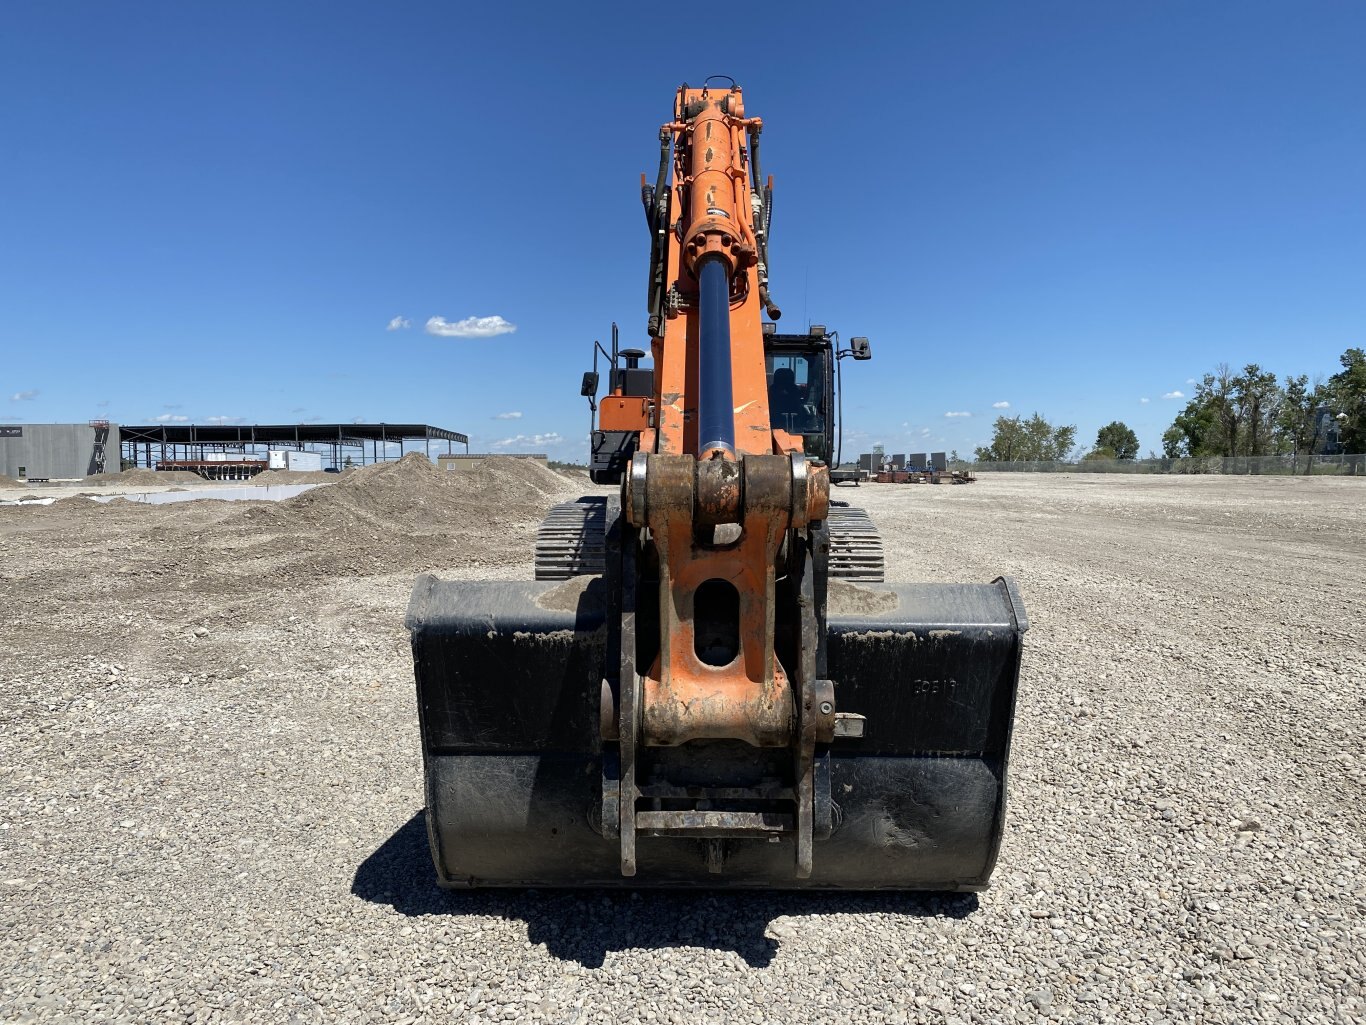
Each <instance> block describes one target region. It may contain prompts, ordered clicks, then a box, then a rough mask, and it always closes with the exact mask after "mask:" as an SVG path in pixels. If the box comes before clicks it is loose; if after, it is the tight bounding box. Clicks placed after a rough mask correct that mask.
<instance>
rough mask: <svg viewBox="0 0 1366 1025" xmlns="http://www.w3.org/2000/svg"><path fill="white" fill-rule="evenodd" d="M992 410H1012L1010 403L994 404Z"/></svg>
mask: <svg viewBox="0 0 1366 1025" xmlns="http://www.w3.org/2000/svg"><path fill="white" fill-rule="evenodd" d="M991 408H992V409H1009V408H1010V403H1009V402H993V403H992V404H991Z"/></svg>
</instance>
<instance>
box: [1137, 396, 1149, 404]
mask: <svg viewBox="0 0 1366 1025" xmlns="http://www.w3.org/2000/svg"><path fill="white" fill-rule="evenodd" d="M1138 401H1139V402H1141V403H1143V404H1144V405H1145V406H1146V405H1147V404H1148V403H1149V402H1151V401H1152V399H1150V398H1148V397H1147V396H1146V395H1145V396H1144V397H1143V398H1141V399H1139V400H1138Z"/></svg>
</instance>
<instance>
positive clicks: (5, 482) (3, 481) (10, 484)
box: [0, 473, 28, 488]
mask: <svg viewBox="0 0 1366 1025" xmlns="http://www.w3.org/2000/svg"><path fill="white" fill-rule="evenodd" d="M23 487H28V485H27V484H25V483H24V482H23V481H19V480H15V479H14V478H13V477H6V476H5V475H4V474H3V473H0V488H23Z"/></svg>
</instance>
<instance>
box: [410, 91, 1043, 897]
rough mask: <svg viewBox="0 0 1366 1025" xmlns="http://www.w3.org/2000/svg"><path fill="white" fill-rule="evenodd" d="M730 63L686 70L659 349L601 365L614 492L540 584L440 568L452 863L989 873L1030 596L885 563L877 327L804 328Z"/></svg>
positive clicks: (603, 480)
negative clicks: (877, 514) (783, 330)
mask: <svg viewBox="0 0 1366 1025" xmlns="http://www.w3.org/2000/svg"><path fill="white" fill-rule="evenodd" d="M715 81H716V79H708V80H707V82H706V83H704V84H703V85H702V86H701V87H700V88H693V87H689V86H687V85H684V86H682V87H681V88H680V89H679V90H678V93H677V96H676V98H675V101H674V109H673V116H672V118H671V119H670V120H669V121H668V122H667V123H665V124H664V125H663V126H662V127H661V129H660V134H659V138H660V165H659V175H658V179H657V181H656V183H655V185H654V186H650V185H649V184H648V183H647V182H646V181H645V179H644V176H642V196H643V199H644V205H645V211H646V220H647V223H648V226H649V229H650V246H651V256H650V274H649V301H648V306H649V320H648V326H647V332H648V335H649V340H650V342H649V344H650V353H651V356H652V357H653V368H652V369H651V368H642V367H641V366H640V361H641V360H642V359H643V358H644V356H645V353H644V351H643V350H642V349H635V350H633V349H626V350H621V349H619V348H618V346H617V342H616V340H615V329H614V341H613V347H612V351H611V352H610V353H606V355H607V357H608V359H609V360H610V378H609V394H608V395H606V396H604V397H603V398H602V400H601V402H600V404H598V403H597V402H596V392H597V389H598V383H599V382H598V377H597V373H596V371H594V372H591V373H590V374H588V375H585V380H584V382H583V387H582V391H583V393H584V394H585V395H587V396H588V397H589V398H590V401H592V402H594V403H595V404H596V405H597V407H598V408H597V409H596V413H597V424H596V428H595V430H594V432H593V478H594V480H595V481H596V482H598V483H599V484H605V485H608V486H609V487H610V488H611V490H610V491H609V492H608V493H607V494H596V495H589V496H586V497H585V498H583V499H580V500H579V501H578V502H574V503H566V505H564V506H561V507H558V508H557V509H556V510H553V511H552V513H551V514H550V516H549V517H548V518H547V521H546V523H545V525H544V526H543V528H542V531H541V534H540V537H539V538H538V544H537V558H536V564H537V576H538V578H539V579H537V580H532V581H521V582H516V581H441V580H437V579H436V578H434V577H432V576H423V577H421V578H420V579H419V580H418V582H417V584H416V587H415V588H414V592H413V597H412V601H411V604H410V606H409V610H408V618H407V625H408V628H409V630H410V632H411V636H412V646H413V658H414V666H415V671H416V677H417V690H418V709H419V718H420V725H421V731H422V747H423V759H424V768H425V784H426V806H427V823H428V832H429V836H430V840H431V847H432V856H433V860H434V862H435V865H436V871H437V876H438V879H439V881H440V882H441V883H442V884H443V885H446V886H452V887H476V886H609V885H614V884H615V885H627V886H671V887H677V886H707V887H750V888H827V889H937V890H976V889H982V888H984V887H985V886H986V885H987V883H988V881H989V878H990V875H991V872H992V869H993V866H994V864H995V861H996V856H997V850H998V848H999V845H1000V840H1001V835H1002V828H1003V822H1004V814H1005V778H1006V762H1007V756H1008V753H1009V747H1010V736H1011V728H1012V722H1013V715H1014V704H1015V694H1016V688H1017V682H1018V677H1019V665H1020V654H1021V647H1022V639H1023V634H1024V632H1025V630H1026V629H1027V621H1026V617H1025V612H1024V609H1023V606H1022V604H1021V601H1020V598H1019V595H1018V593H1017V591H1016V588H1015V586H1014V584H1013V583H1012V582H1011V581H1010V580H1008V579H1005V578H998V579H997V580H996V581H994V582H993V583H991V584H980V585H977V584H896V585H890V586H879V585H878V584H876V583H873V582H871V581H876V580H878V579H880V577H881V565H880V563H881V554H880V548H879V550H878V556H877V562H878V565H877V567H876V569H875V570H874V569H870V568H869V567H868V565H866V563H865V564H860V562H859V556H860V552H861V553H862V554H863V555H866V554H867V551H866V545H865V548H864V549H859V547H858V546H859V543H860V542H858V541H857V540H854V541H851V540H850V538H851V537H856V536H859V535H863V536H864V539H865V542H866V535H867V534H868V533H869V531H871V529H872V528H871V521H869V520H868V519H867V517H866V514H863V513H862V512H861V511H858V510H851V509H850V508H849V507H847V506H843V505H837V506H833V507H832V502H831V497H830V470H831V467H832V465H837V463H838V458H837V456H835V455H834V454H833V453H832V451H831V438H832V429H831V426H830V417H831V414H832V413H833V410H832V409H831V408H830V398H831V393H832V388H831V384H830V381H831V378H830V375H831V373H832V369H831V368H832V365H837V364H838V360H839V359H840V357H841V356H843V355H852V356H854V357H855V358H857V359H862V358H867V356H868V354H869V349H868V344H867V341H866V339H862V338H857V339H853V340H852V341H851V343H850V346H849V348H848V349H847V350H842V349H841V348H840V344H839V342H838V338H837V336H835V335H834V334H833V333H828V332H826V331H825V329H824V328H815V329H810V330H809V331H808V332H807V333H805V334H802V335H779V334H778V333H777V331H776V326H775V322H776V321H777V320H778V318H779V317H780V311H779V309H778V308H777V306H776V305H775V304H774V302H773V300H772V297H771V296H770V294H769V282H768V267H769V259H768V240H769V233H770V228H771V219H770V215H771V210H772V182H771V180H766V179H764V178H762V176H761V172H760V163H759V142H760V136H761V133H762V131H763V122H762V121H761V120H760V119H759V118H757V117H752V116H750V115H749V114H748V113H747V111H746V109H745V104H744V98H743V94H742V92H741V90H740V88H739V87H738V86H736V85H735V83H734V82H733V81H732V80H729V79H725V80H724V81H722V82H721V83H720V84H719V85H713V82H715ZM765 316H767V320H765ZM597 348H598V350H600V351H602V352H604V353H605V352H606V350H602V349H601V347H600V346H598V347H597ZM595 362H596V355H595ZM623 364H624V365H623ZM874 533H875V532H874ZM841 536H842V537H843V539H844V540H843V541H840V540H839V538H840V537H841ZM832 538H833V539H834V540H832ZM851 544H852V545H853V547H854V549H855V554H854V555H853V556H851V555H850V554H849V551H850V547H849V546H850V545H851ZM832 548H833V549H835V550H836V551H833V552H832ZM832 564H833V565H834V566H835V567H836V569H835V572H834V574H833V577H834V578H833V579H832ZM851 567H852V569H851ZM860 567H861V568H860ZM841 576H842V577H845V578H853V579H855V580H862V581H866V582H865V583H854V582H852V580H850V579H840V577H841Z"/></svg>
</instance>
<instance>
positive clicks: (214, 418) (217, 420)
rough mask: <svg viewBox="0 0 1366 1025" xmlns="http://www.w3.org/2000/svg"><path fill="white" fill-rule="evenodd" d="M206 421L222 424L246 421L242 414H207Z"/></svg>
mask: <svg viewBox="0 0 1366 1025" xmlns="http://www.w3.org/2000/svg"><path fill="white" fill-rule="evenodd" d="M204 422H205V423H206V424H219V425H220V426H221V425H222V424H240V423H243V422H245V421H244V420H243V418H242V417H240V416H206V417H205V418H204Z"/></svg>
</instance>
